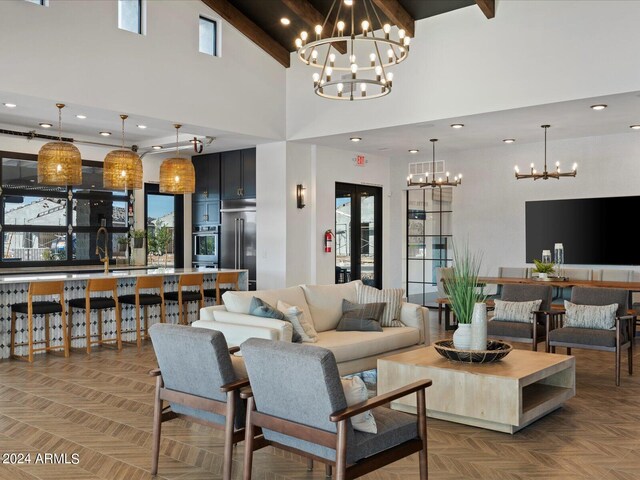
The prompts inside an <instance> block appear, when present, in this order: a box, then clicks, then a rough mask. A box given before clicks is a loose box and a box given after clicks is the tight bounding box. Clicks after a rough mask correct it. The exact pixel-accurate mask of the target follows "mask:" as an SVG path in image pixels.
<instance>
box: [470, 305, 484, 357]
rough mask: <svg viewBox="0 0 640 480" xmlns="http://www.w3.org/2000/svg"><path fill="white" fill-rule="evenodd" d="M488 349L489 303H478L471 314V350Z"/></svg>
mask: <svg viewBox="0 0 640 480" xmlns="http://www.w3.org/2000/svg"><path fill="white" fill-rule="evenodd" d="M486 349H487V304H486V303H476V304H475V305H474V306H473V315H472V316H471V348H470V350H486Z"/></svg>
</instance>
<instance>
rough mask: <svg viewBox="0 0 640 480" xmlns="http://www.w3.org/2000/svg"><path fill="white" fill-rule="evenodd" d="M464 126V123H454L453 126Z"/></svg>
mask: <svg viewBox="0 0 640 480" xmlns="http://www.w3.org/2000/svg"><path fill="white" fill-rule="evenodd" d="M462 127H464V123H452V124H451V128H462Z"/></svg>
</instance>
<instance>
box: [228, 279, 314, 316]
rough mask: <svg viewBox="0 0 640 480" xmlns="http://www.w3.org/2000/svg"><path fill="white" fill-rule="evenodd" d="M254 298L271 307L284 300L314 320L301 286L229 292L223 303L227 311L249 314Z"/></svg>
mask: <svg viewBox="0 0 640 480" xmlns="http://www.w3.org/2000/svg"><path fill="white" fill-rule="evenodd" d="M253 297H258V298H259V299H261V300H264V301H265V302H267V303H268V304H269V305H274V306H275V305H278V300H282V301H283V302H286V303H288V304H289V305H294V306H296V307H298V308H299V309H300V310H302V311H303V312H304V314H305V315H307V318H312V316H311V312H310V311H309V305H307V301H306V299H305V295H304V292H303V291H302V287H300V286H296V287H290V288H281V289H276V290H258V291H255V292H247V291H241V292H240V291H229V292H225V294H224V295H222V301H223V303H224V305H225V307H226V309H227V311H229V312H234V313H245V314H248V313H249V306H250V305H251V299H252V298H253ZM312 321H313V319H312Z"/></svg>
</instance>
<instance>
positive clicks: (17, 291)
mask: <svg viewBox="0 0 640 480" xmlns="http://www.w3.org/2000/svg"><path fill="white" fill-rule="evenodd" d="M81 268H82V267H79V268H78V269H77V270H76V271H73V272H70V271H56V270H54V269H50V270H49V271H42V270H39V271H34V270H31V269H29V271H24V270H21V269H6V270H0V358H8V357H9V345H10V341H11V332H10V330H11V305H12V304H14V303H20V302H26V301H27V292H28V289H29V283H31V282H55V281H62V282H64V283H65V288H64V294H65V302H68V301H69V300H70V299H72V298H80V297H84V295H85V287H86V284H87V281H88V280H90V279H100V278H117V279H118V295H127V294H134V293H135V285H136V279H137V278H138V277H145V276H163V277H164V291H165V292H173V291H177V290H178V281H179V279H180V276H181V275H184V274H190V273H203V274H204V288H205V289H213V288H215V285H214V284H215V279H216V275H217V273H218V272H239V274H240V275H239V288H240V290H248V286H249V272H248V270H233V269H214V268H200V269H196V268H146V267H139V268H136V269H130V268H127V269H118V268H115V269H113V270H111V271H109V273H105V272H104V271H102V270H100V271H96V270H98V269H99V268H100V267H99V266H97V267H92V269H90V270H81ZM43 299H46V298H44V297H43V298H38V300H43ZM207 303H208V304H209V305H211V304H213V299H205V304H207ZM187 305H188V312H189V313H188V318H189V319H191V320H194V319H197V318H198V312H197V311H198V305H197V304H196V303H195V302H191V303H188V304H187ZM133 312H134V308H133V307H132V306H130V305H123V306H122V330H123V331H126V330H134V329H135V318H134V313H133ZM104 313H105V317H104V325H105V327H104V328H105V330H104V333H105V338H110V337H111V336H112V335H115V331H116V329H115V327H116V323H115V312H114V311H113V309H111V310H105V312H104ZM56 315H57V314H55V315H52V319H51V320H52V321H51V325H52V327H51V331H50V335H51V340H52V344H54V343H55V344H57V343H60V344H61V342H62V332H61V330H60V327H59V324H60V322H59V318H58V319H56V318H55V316H56ZM166 317H167V318H166V319H165V321H166V322H167V323H175V324H177V323H178V305H177V304H176V303H174V302H167V304H166ZM159 320H160V308H157V307H151V308H150V309H149V325H152V324H153V323H156V322H158V321H159ZM93 321H96V316H95V315H94V320H93ZM67 322H68V323H69V324H71V325H72V336H76V335H84V332H85V329H86V326H85V315H84V312H80V311H75V312H74V315H73V319H71V318H67ZM34 326H35V333H34V340H36V341H38V340H41V339H43V338H44V336H45V332H44V319H43V318H42V317H41V316H35V317H34ZM27 334H28V332H27V328H26V318H25V319H24V320H23V321H20V320H19V322H18V329H17V332H16V341H17V343H21V342H23V341H25V339H26V336H27ZM122 340H123V341H135V333H126V334H123V335H122ZM85 346H86V345H85V339H84V338H81V339H77V340H73V341H72V342H71V347H72V348H80V347H85ZM23 348H24V347H23ZM25 350H26V348H25ZM16 353H18V354H21V353H23V352H21V351H20V348H18V349H17V352H16Z"/></svg>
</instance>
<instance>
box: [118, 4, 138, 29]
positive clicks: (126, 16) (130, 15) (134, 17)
mask: <svg viewBox="0 0 640 480" xmlns="http://www.w3.org/2000/svg"><path fill="white" fill-rule="evenodd" d="M141 3H142V2H141V1H140V0H118V28H121V29H122V30H127V31H129V32H133V33H142V32H141V29H140V26H141V22H140V16H141V15H142V12H141V10H142V9H141Z"/></svg>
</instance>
